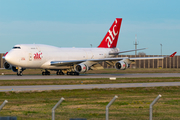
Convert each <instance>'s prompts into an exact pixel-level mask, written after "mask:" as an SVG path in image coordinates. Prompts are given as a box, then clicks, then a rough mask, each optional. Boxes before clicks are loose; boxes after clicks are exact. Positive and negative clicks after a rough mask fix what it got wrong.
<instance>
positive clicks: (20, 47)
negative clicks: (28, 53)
mask: <svg viewBox="0 0 180 120" xmlns="http://www.w3.org/2000/svg"><path fill="white" fill-rule="evenodd" d="M13 49H21V47H13Z"/></svg>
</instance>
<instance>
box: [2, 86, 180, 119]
mask: <svg viewBox="0 0 180 120" xmlns="http://www.w3.org/2000/svg"><path fill="white" fill-rule="evenodd" d="M179 92H180V87H153V88H123V89H93V90H58V91H43V92H41V91H37V92H5V93H0V96H1V97H0V102H3V101H4V100H5V99H7V100H8V101H9V102H8V103H7V104H6V106H5V107H4V108H3V110H1V111H0V116H17V117H18V120H34V119H36V120H50V119H51V110H52V108H53V106H54V105H55V104H56V103H57V102H58V101H59V99H60V98H61V97H64V98H65V101H63V102H62V104H61V105H60V106H59V107H58V108H57V109H56V114H55V116H56V118H57V119H61V120H69V119H70V118H87V119H88V120H104V119H105V107H106V105H107V104H108V102H110V101H111V99H112V98H113V97H114V96H115V95H117V96H118V98H117V99H116V101H115V102H114V103H113V104H112V105H111V106H110V108H109V119H110V120H120V119H121V120H145V119H149V105H150V103H151V102H152V101H153V100H154V99H155V98H156V97H157V95H158V94H161V95H162V98H160V99H159V101H158V102H157V103H156V104H155V105H154V107H153V118H154V119H155V120H170V119H171V120H177V119H180V114H179V109H180V95H179Z"/></svg>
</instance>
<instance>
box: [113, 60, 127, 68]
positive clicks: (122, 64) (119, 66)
mask: <svg viewBox="0 0 180 120" xmlns="http://www.w3.org/2000/svg"><path fill="white" fill-rule="evenodd" d="M115 68H116V69H117V70H125V69H126V68H128V64H127V63H126V62H123V61H118V62H117V63H116V64H115Z"/></svg>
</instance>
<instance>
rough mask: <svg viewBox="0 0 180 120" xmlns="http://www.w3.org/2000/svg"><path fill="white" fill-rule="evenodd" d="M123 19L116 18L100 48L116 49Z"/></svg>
mask: <svg viewBox="0 0 180 120" xmlns="http://www.w3.org/2000/svg"><path fill="white" fill-rule="evenodd" d="M121 22H122V18H116V20H115V21H114V23H113V24H112V26H111V27H110V29H109V31H108V32H107V34H106V35H105V37H104V39H103V40H102V42H101V44H100V45H99V46H98V48H115V47H116V45H117V41H118V36H119V32H120V27H121Z"/></svg>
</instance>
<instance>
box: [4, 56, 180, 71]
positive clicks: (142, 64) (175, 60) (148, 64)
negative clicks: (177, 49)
mask: <svg viewBox="0 0 180 120" xmlns="http://www.w3.org/2000/svg"><path fill="white" fill-rule="evenodd" d="M3 55H4V53H1V54H0V68H3V67H4V66H3V64H4V62H5V60H4V59H2V57H3ZM159 56H160V55H119V56H118V57H159ZM168 56H169V55H168ZM179 63H180V56H174V57H172V58H170V57H167V58H165V59H163V60H162V59H157V60H135V62H133V63H131V64H130V68H180V64H179ZM101 65H102V66H104V68H113V66H111V65H108V64H106V63H105V62H102V63H101Z"/></svg>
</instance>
